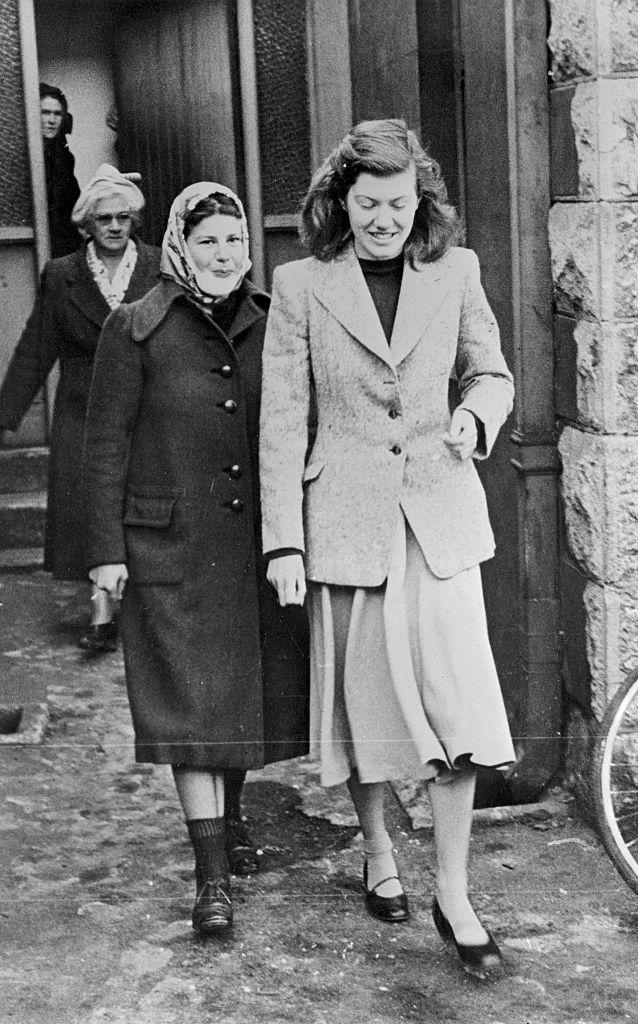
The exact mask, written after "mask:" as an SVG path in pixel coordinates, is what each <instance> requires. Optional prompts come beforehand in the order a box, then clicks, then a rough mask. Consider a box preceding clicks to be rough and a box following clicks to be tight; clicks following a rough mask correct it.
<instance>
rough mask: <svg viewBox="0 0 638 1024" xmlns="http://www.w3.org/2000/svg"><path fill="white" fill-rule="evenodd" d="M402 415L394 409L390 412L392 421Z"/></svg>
mask: <svg viewBox="0 0 638 1024" xmlns="http://www.w3.org/2000/svg"><path fill="white" fill-rule="evenodd" d="M400 415H401V413H400V412H399V410H398V409H395V408H394V407H393V408H392V409H390V412H389V413H388V416H389V417H390V419H391V420H395V419H396V418H397V416H400Z"/></svg>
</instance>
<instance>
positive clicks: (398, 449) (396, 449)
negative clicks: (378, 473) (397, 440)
mask: <svg viewBox="0 0 638 1024" xmlns="http://www.w3.org/2000/svg"><path fill="white" fill-rule="evenodd" d="M390 451H391V452H392V454H393V455H400V454H401V445H400V444H395V445H393V446H392V448H391V449H390Z"/></svg>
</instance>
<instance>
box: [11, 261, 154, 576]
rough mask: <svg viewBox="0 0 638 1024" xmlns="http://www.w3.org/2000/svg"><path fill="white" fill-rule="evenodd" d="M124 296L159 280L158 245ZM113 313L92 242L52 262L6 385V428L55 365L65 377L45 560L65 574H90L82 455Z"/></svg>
mask: <svg viewBox="0 0 638 1024" xmlns="http://www.w3.org/2000/svg"><path fill="white" fill-rule="evenodd" d="M137 246H138V259H137V263H136V265H135V270H134V271H133V276H132V277H131V282H130V284H129V288H128V291H127V293H126V295H125V301H126V302H133V301H134V300H135V299H139V298H141V297H142V295H144V294H146V292H147V291H148V290H149V289H150V288H152V287H153V286H154V285H156V284H157V282H158V280H159V249H156V248H154V247H152V246H148V245H145V244H144V243H143V242H137ZM110 312H111V310H110V308H109V305H108V303H107V301H106V299H105V298H104V297H103V295H102V293H101V292H100V290H99V288H98V287H97V285H96V284H95V281H94V280H93V278H92V276H91V273H90V271H89V269H88V266H87V263H86V248H85V247H84V246H83V247H82V249H80V250H78V251H77V252H74V253H72V254H71V255H70V256H64V257H62V258H61V259H57V260H51V262H50V263H48V264H47V265H46V267H45V268H44V271H43V273H42V277H41V280H40V288H39V293H38V297H37V299H36V303H35V306H34V309H33V312H32V313H31V316H30V317H29V319H28V321H27V324H26V326H25V328H24V331H23V333H22V337H21V338H20V341H19V342H18V345H17V347H16V350H15V352H14V354H13V358H12V360H11V363H10V364H9V368H8V370H7V374H6V377H5V379H4V383H3V385H2V389H1V390H0V429H8V430H15V428H16V427H17V426H18V424H19V423H20V420H21V419H22V417H23V416H24V414H25V413H26V411H27V409H28V408H29V406H30V404H31V402H32V401H33V399H34V397H35V395H36V394H37V392H38V390H39V389H40V387H41V386H42V384H43V383H44V381H45V380H46V378H47V376H48V374H49V372H50V371H51V369H52V367H53V365H54V363H55V362H56V361H58V362H59V366H60V380H59V384H58V389H57V393H56V399H55V408H54V413H53V420H52V424H51V438H50V445H51V452H50V462H49V486H48V491H49V493H48V503H47V520H46V534H45V550H44V566H45V569H48V570H49V571H50V572H52V573H53V575H54V576H56V577H57V578H59V579H86V564H85V562H86V560H85V557H84V551H83V546H82V538H83V534H82V522H83V520H82V513H81V505H82V502H81V488H80V461H81V452H82V436H83V431H84V418H85V415H86V406H87V402H88V397H89V388H90V385H91V374H92V371H93V357H94V355H95V349H96V347H97V342H98V338H99V336H100V331H101V330H102V325H103V324H104V321H105V320H106V318H107V316H108V315H109V313H110Z"/></svg>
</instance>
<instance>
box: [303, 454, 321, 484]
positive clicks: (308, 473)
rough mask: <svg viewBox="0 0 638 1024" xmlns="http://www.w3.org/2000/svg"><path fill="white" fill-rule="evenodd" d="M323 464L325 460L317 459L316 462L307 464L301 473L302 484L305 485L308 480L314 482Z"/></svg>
mask: <svg viewBox="0 0 638 1024" xmlns="http://www.w3.org/2000/svg"><path fill="white" fill-rule="evenodd" d="M325 464H326V463H325V459H319V460H318V461H317V462H309V463H308V465H307V466H306V468H305V469H304V471H303V477H302V479H303V482H304V483H305V484H307V483H309V481H310V480H316V479H317V477H318V476H319V474H320V473H321V470H322V469H323V467H324V466H325Z"/></svg>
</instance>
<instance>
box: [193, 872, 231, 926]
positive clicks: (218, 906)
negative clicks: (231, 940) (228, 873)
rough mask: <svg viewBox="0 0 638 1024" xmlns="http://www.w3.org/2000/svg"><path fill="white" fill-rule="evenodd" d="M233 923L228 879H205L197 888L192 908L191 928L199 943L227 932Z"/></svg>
mask: <svg viewBox="0 0 638 1024" xmlns="http://www.w3.org/2000/svg"><path fill="white" fill-rule="evenodd" d="M232 923H233V903H232V899H231V893H230V879H229V878H228V877H226V878H207V879H206V880H205V881H204V882H203V883H202V885H201V886H200V885H198V887H197V899H196V900H195V906H194V907H193V928H194V929H195V931H196V932H197V936H198V938H199V939H200V941H204V940H205V939H206V937H207V936H209V935H219V934H220V933H222V932H225V931H227V930H228V929H229V928H230V926H231V925H232Z"/></svg>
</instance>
